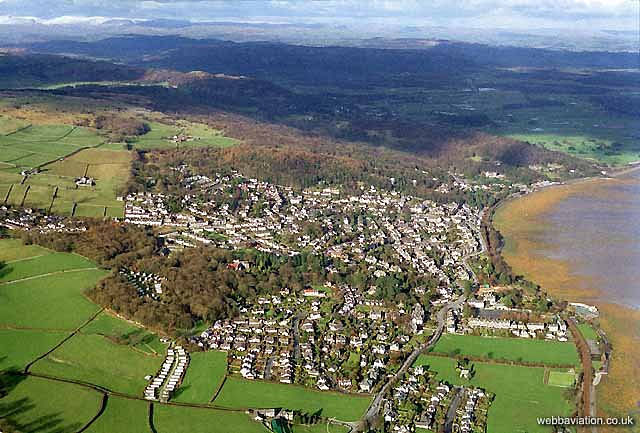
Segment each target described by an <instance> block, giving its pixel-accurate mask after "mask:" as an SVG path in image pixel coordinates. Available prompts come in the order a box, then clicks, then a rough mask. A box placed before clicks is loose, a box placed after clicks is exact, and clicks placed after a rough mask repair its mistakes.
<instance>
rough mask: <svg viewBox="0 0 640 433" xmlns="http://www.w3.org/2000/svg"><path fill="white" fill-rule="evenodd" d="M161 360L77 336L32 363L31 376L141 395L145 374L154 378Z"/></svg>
mask: <svg viewBox="0 0 640 433" xmlns="http://www.w3.org/2000/svg"><path fill="white" fill-rule="evenodd" d="M162 361H163V357H162V356H155V355H147V354H144V353H141V352H139V351H137V350H135V349H132V348H131V347H129V346H125V345H121V344H117V343H114V342H112V341H110V340H108V339H107V338H105V337H102V336H99V335H76V336H74V337H73V338H71V339H70V340H68V341H67V342H65V343H64V344H63V345H62V346H60V347H59V348H58V349H56V350H55V351H54V352H53V353H51V354H50V355H49V356H48V357H46V358H44V359H42V360H40V361H38V362H37V363H36V364H34V366H33V368H32V371H33V372H34V373H41V374H47V375H51V376H56V377H62V378H66V379H73V380H78V381H82V382H86V383H92V384H96V385H99V386H102V387H105V388H108V389H110V390H113V391H118V392H122V393H126V394H130V395H141V394H142V390H143V389H144V387H145V386H146V385H147V380H145V378H144V377H145V376H146V375H154V374H155V373H156V372H157V371H158V369H159V368H160V364H162Z"/></svg>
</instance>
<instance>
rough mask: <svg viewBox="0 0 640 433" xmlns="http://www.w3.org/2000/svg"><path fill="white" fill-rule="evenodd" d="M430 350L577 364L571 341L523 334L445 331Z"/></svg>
mask: <svg viewBox="0 0 640 433" xmlns="http://www.w3.org/2000/svg"><path fill="white" fill-rule="evenodd" d="M432 352H435V353H443V354H446V355H449V356H456V355H466V356H472V357H476V358H486V359H495V360H498V359H501V360H508V361H521V362H522V361H524V362H532V363H533V362H535V363H542V364H549V365H561V364H562V365H574V366H577V365H579V364H580V358H579V357H578V351H577V349H576V347H575V345H574V344H573V343H569V342H566V343H562V342H558V341H546V340H533V339H526V338H503V337H478V336H474V335H453V334H445V335H443V336H442V337H441V338H440V340H438V343H437V344H436V345H435V346H434V348H433V350H432Z"/></svg>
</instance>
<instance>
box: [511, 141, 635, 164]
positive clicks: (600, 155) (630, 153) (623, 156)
mask: <svg viewBox="0 0 640 433" xmlns="http://www.w3.org/2000/svg"><path fill="white" fill-rule="evenodd" d="M510 137H512V138H515V139H517V140H521V141H526V142H528V143H533V144H538V145H540V146H542V147H544V148H546V149H549V150H555V151H559V152H563V153H568V154H570V155H573V156H577V157H580V158H587V159H594V160H597V161H602V162H606V163H608V164H611V165H623V164H628V163H630V162H635V161H640V148H639V147H638V146H632V145H628V146H624V145H617V144H616V143H617V142H614V141H613V140H611V139H599V138H594V137H592V136H584V135H563V134H512V135H510Z"/></svg>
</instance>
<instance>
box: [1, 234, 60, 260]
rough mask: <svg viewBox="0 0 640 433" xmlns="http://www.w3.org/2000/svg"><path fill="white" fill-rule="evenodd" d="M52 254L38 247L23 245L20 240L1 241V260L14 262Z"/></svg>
mask: <svg viewBox="0 0 640 433" xmlns="http://www.w3.org/2000/svg"><path fill="white" fill-rule="evenodd" d="M44 254H51V251H50V250H48V249H46V248H42V247H41V246H38V245H23V243H22V241H21V240H20V239H0V260H1V261H3V262H12V261H14V260H23V259H28V258H30V257H35V256H41V255H44Z"/></svg>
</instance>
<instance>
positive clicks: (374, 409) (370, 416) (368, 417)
mask: <svg viewBox="0 0 640 433" xmlns="http://www.w3.org/2000/svg"><path fill="white" fill-rule="evenodd" d="M465 300H466V298H465V296H464V295H463V296H460V297H459V298H458V299H457V300H455V301H453V302H450V303H448V304H446V305H445V306H444V307H443V308H441V309H440V310H439V311H438V313H437V315H436V321H437V323H438V328H437V329H436V332H435V333H434V334H433V335H432V336H431V337H430V338H429V341H427V342H426V343H425V344H423V345H422V346H420V347H418V348H416V349H415V350H414V351H413V352H411V355H409V357H408V358H407V359H406V360H405V361H404V363H403V364H402V367H400V369H399V370H398V372H397V373H396V374H395V375H393V377H391V378H390V379H389V380H388V381H387V383H386V384H385V385H384V386H383V387H382V389H380V391H378V393H377V394H376V396H375V397H374V399H373V401H372V402H371V405H370V406H369V409H368V410H367V412H366V413H365V415H364V417H363V418H362V420H361V421H360V422H359V423H358V424H357V425H356V426H354V429H353V430H352V432H353V433H358V432H362V431H364V428H365V426H366V425H367V424H368V423H370V422H372V421H373V420H374V419H375V418H376V417H377V416H378V414H379V413H380V405H381V404H382V399H383V398H384V396H385V395H386V394H387V392H388V391H389V390H390V389H391V388H392V387H393V386H394V385H395V384H396V382H397V381H398V380H399V379H400V378H401V377H402V376H403V375H404V374H405V373H406V372H407V370H408V369H409V367H411V366H412V365H413V363H414V362H415V361H416V359H418V356H420V354H421V353H423V352H426V351H427V350H429V349H430V348H431V347H432V346H433V345H435V344H436V343H437V342H438V340H439V339H440V337H441V336H442V333H443V331H444V326H445V322H446V319H447V313H448V312H449V311H450V310H452V309H457V308H460V307H461V306H462V305H463V304H464V302H465Z"/></svg>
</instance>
